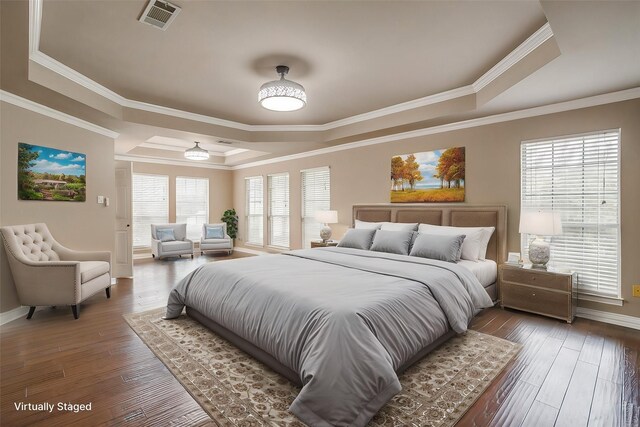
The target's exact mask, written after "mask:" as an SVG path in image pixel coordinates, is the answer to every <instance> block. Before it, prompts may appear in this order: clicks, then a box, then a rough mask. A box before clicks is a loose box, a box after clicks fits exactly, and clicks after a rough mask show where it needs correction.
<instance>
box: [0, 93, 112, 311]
mask: <svg viewBox="0 0 640 427" xmlns="http://www.w3.org/2000/svg"><path fill="white" fill-rule="evenodd" d="M0 108H1V111H0V117H1V120H2V125H1V132H0V138H1V139H0V166H1V168H0V177H1V178H2V179H1V183H0V198H1V199H2V203H1V205H0V224H1V225H13V224H28V223H34V222H44V223H46V224H47V226H48V227H49V229H50V230H51V233H52V234H53V236H54V237H55V238H56V240H58V241H59V242H60V243H61V244H63V245H65V246H69V247H71V248H73V249H80V250H82V249H87V250H89V249H90V250H108V251H111V252H113V250H114V227H115V211H114V209H115V207H114V203H111V206H109V207H105V206H104V205H99V204H97V203H96V197H97V196H98V195H103V196H107V197H111V198H112V200H114V199H113V197H114V196H115V177H114V160H113V155H114V153H113V146H114V142H113V140H112V139H110V138H107V137H105V136H101V135H98V134H96V133H93V132H90V131H87V130H84V129H81V128H78V127H75V126H72V125H69V124H66V123H63V122H61V121H58V120H54V119H51V118H49V117H45V116H42V115H40V114H38V113H34V112H32V111H28V110H25V109H22V108H19V107H16V106H13V105H11V104H7V103H5V102H2V103H1V105H0ZM19 142H25V143H29V144H35V145H44V146H47V147H54V148H58V149H61V150H69V151H74V152H79V153H84V154H86V156H87V201H86V202H84V203H75V202H44V201H22V200H18V199H17V198H18V196H17V187H18V184H17V175H18V173H17V158H18V143H19ZM0 269H1V271H0V312H6V311H8V310H11V309H13V308H16V307H18V305H19V304H18V300H17V297H16V292H15V287H14V284H13V281H12V279H11V274H10V271H9V266H8V263H7V259H6V254H5V252H4V247H2V248H1V249H0Z"/></svg>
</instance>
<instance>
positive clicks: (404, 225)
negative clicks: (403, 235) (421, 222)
mask: <svg viewBox="0 0 640 427" xmlns="http://www.w3.org/2000/svg"><path fill="white" fill-rule="evenodd" d="M417 229H418V223H417V222H414V223H409V222H383V223H382V227H380V230H385V231H416V230H417Z"/></svg>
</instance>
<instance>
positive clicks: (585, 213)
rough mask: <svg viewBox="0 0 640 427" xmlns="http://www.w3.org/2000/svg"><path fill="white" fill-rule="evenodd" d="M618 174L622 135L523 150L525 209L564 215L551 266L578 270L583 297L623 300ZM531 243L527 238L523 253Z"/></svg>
mask: <svg viewBox="0 0 640 427" xmlns="http://www.w3.org/2000/svg"><path fill="white" fill-rule="evenodd" d="M619 169H620V131H619V130H611V131H602V132H598V133H592V134H587V135H576V136H568V137H561V138H556V139H551V140H545V141H534V142H523V143H522V146H521V179H522V183H521V184H522V192H521V202H522V203H521V205H522V209H527V208H538V209H543V210H549V211H550V210H553V211H558V212H560V214H561V218H562V230H563V233H562V235H560V236H553V238H552V239H551V240H550V241H551V259H550V261H549V263H550V264H551V265H554V266H563V267H569V268H571V269H573V270H575V271H577V272H578V289H579V290H580V291H583V292H587V293H593V294H600V295H607V296H615V297H617V296H619V292H620V261H619V260H620V257H619V248H620V244H619V242H620V240H619V238H620V220H619V218H620V216H619V207H620V203H619V201H620V197H619V195H620V190H619V181H620V180H619ZM531 238H532V237H531V236H527V235H522V238H521V239H522V240H521V242H522V252H523V254H526V253H528V252H527V250H528V245H529V241H530V240H531Z"/></svg>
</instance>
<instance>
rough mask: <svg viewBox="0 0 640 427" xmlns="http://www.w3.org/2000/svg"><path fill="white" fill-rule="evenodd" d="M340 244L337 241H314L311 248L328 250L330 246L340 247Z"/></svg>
mask: <svg viewBox="0 0 640 427" xmlns="http://www.w3.org/2000/svg"><path fill="white" fill-rule="evenodd" d="M338 243H340V242H338V241H337V240H327V241H326V242H323V241H322V240H312V241H311V247H312V248H326V247H328V246H338Z"/></svg>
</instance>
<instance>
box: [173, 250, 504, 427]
mask: <svg viewBox="0 0 640 427" xmlns="http://www.w3.org/2000/svg"><path fill="white" fill-rule="evenodd" d="M185 305H187V306H189V307H193V308H194V309H196V310H197V311H198V312H200V313H202V314H204V315H206V316H207V317H209V318H210V319H212V320H214V321H215V322H217V323H218V324H220V325H222V326H224V327H225V328H227V329H229V330H230V331H232V332H234V333H235V334H236V335H238V336H240V337H242V338H244V339H245V340H247V341H249V342H251V343H253V344H254V345H256V346H257V347H259V348H261V349H263V350H265V351H266V352H267V353H269V354H271V355H272V356H273V357H274V358H275V359H276V360H278V361H279V362H280V363H282V364H283V365H285V366H287V367H289V368H290V369H292V370H293V371H295V372H298V373H299V374H300V379H301V382H302V384H303V387H302V390H301V391H300V393H299V394H298V396H297V398H296V399H295V401H294V402H293V403H292V405H291V407H290V410H291V411H292V412H293V413H294V414H295V415H296V416H298V417H299V418H300V419H301V420H302V421H304V422H305V423H307V424H309V425H311V426H364V425H365V424H366V423H367V422H368V421H369V420H370V419H371V417H373V415H375V414H376V412H377V411H378V410H379V409H380V408H381V407H382V406H383V405H384V404H385V403H386V402H387V401H388V400H389V399H390V398H391V397H392V396H393V395H395V394H396V393H398V392H399V391H400V390H401V386H400V382H399V381H398V377H397V375H396V372H395V371H396V369H397V368H398V367H400V366H401V365H402V364H403V363H404V362H406V361H408V360H409V359H411V357H412V356H414V355H415V354H417V353H418V352H419V351H420V350H421V349H422V348H424V347H426V346H427V345H429V344H430V343H432V342H433V341H435V340H436V339H437V338H438V337H440V336H442V335H443V334H445V333H446V332H447V331H448V330H449V329H450V328H451V329H453V330H455V331H456V332H458V333H462V332H464V331H466V328H467V325H468V323H469V321H470V320H471V318H472V317H473V316H474V315H475V314H476V313H477V312H478V311H479V310H480V309H482V308H485V307H490V306H491V305H492V302H491V298H489V296H488V295H487V293H486V291H485V290H484V289H483V287H482V285H481V284H480V283H479V282H478V280H477V279H476V277H475V276H474V275H473V274H472V273H471V272H470V271H469V270H467V269H465V268H464V267H461V266H458V265H455V264H452V263H447V262H442V261H434V260H428V259H424V258H416V257H409V256H403V255H392V254H386V253H379V252H370V251H362V250H357V249H346V248H321V249H306V250H297V251H291V252H288V253H285V254H282V255H268V256H258V257H252V258H244V259H237V260H230V261H225V262H215V263H210V264H207V265H205V266H202V267H200V268H198V269H197V270H195V271H193V272H192V273H190V274H189V275H188V276H186V277H185V278H184V279H182V281H180V282H179V283H178V284H177V285H176V286H175V287H174V289H173V290H172V291H171V294H170V296H169V301H168V304H167V315H166V317H167V318H175V317H178V316H179V315H180V314H181V312H182V309H183V307H184V306H185Z"/></svg>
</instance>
